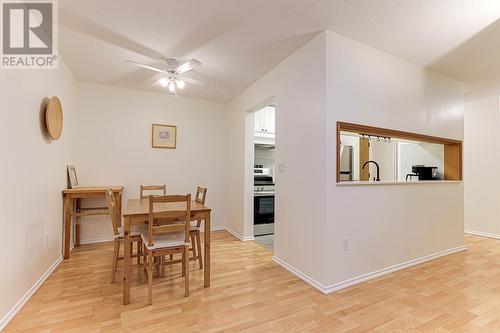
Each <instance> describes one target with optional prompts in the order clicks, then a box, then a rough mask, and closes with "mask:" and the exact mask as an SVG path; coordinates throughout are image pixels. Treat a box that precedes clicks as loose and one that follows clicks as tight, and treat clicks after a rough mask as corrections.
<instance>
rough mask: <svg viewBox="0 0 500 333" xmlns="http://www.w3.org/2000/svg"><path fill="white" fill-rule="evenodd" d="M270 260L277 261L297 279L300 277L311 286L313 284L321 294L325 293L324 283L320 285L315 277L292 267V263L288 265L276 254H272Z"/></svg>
mask: <svg viewBox="0 0 500 333" xmlns="http://www.w3.org/2000/svg"><path fill="white" fill-rule="evenodd" d="M272 260H273V261H274V262H275V263H277V264H278V265H280V266H281V267H283V268H284V269H286V270H287V271H289V272H290V273H292V274H294V275H295V276H297V277H298V278H299V279H301V280H303V281H305V282H307V283H309V284H310V285H311V286H313V287H314V288H316V289H318V290H319V291H321V292H322V293H323V294H326V292H325V290H326V288H327V287H325V286H324V285H322V284H321V283H319V282H318V281H316V280H315V279H313V278H312V277H310V276H309V275H307V274H304V273H302V272H301V271H299V270H298V269H297V268H295V267H293V266H292V265H289V264H288V263H286V262H285V261H284V260H283V259H281V258H279V257H277V256H274V255H273V259H272Z"/></svg>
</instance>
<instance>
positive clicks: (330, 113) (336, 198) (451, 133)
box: [325, 32, 463, 290]
mask: <svg viewBox="0 0 500 333" xmlns="http://www.w3.org/2000/svg"><path fill="white" fill-rule="evenodd" d="M326 85H327V96H326V110H327V115H326V120H327V121H326V125H325V126H326V130H327V149H326V154H327V161H328V163H327V173H326V174H327V201H326V206H325V207H326V217H327V222H326V230H325V234H327V235H328V242H327V243H326V246H325V251H326V253H328V255H327V257H326V258H325V260H326V261H325V265H326V266H327V272H326V275H327V282H326V283H327V284H328V287H329V289H330V290H332V289H335V288H339V287H341V286H345V285H346V284H345V283H346V281H347V280H349V279H353V278H354V279H355V278H356V277H359V276H361V275H363V274H369V273H372V272H374V271H377V270H381V269H384V268H387V267H389V266H392V265H397V264H401V263H404V262H408V261H410V260H414V259H417V258H421V257H424V256H428V255H432V254H434V253H438V252H441V251H446V250H449V249H453V248H456V247H460V246H462V245H463V185H462V183H460V182H459V183H449V184H437V183H436V184H411V185H410V184H408V185H379V186H373V185H372V186H351V187H349V186H345V187H344V186H338V185H337V184H336V183H335V175H336V170H335V168H336V164H335V154H336V152H335V151H336V145H335V131H336V126H335V125H336V122H337V121H346V122H352V123H359V124H364V125H372V126H378V127H383V128H392V129H398V130H403V131H409V132H415V133H421V134H428V135H435V136H440V137H446V138H451V139H463V85H462V84H461V83H459V82H456V81H454V80H451V79H449V78H446V77H443V76H440V75H437V74H434V73H432V72H429V71H426V70H424V69H422V68H419V67H418V66H415V65H413V64H410V63H408V62H406V61H403V60H401V59H398V58H395V57H393V56H391V55H388V54H386V53H383V52H381V51H378V50H376V49H373V48H370V47H368V46H366V45H363V44H361V43H358V42H356V41H353V40H350V39H347V38H344V37H342V36H340V35H338V34H336V33H333V32H327V77H326ZM344 238H348V240H349V241H348V243H349V250H348V251H343V250H342V243H343V239H344Z"/></svg>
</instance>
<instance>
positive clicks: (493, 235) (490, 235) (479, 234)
mask: <svg viewBox="0 0 500 333" xmlns="http://www.w3.org/2000/svg"><path fill="white" fill-rule="evenodd" d="M464 232H465V233H466V234H469V235H475V236H481V237H488V238H495V239H500V235H497V234H490V233H488V232H482V231H475V230H470V229H465V230H464Z"/></svg>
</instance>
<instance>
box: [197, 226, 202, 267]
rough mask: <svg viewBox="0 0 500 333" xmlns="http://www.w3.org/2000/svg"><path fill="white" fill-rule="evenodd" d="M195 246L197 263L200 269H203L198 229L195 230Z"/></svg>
mask: <svg viewBox="0 0 500 333" xmlns="http://www.w3.org/2000/svg"><path fill="white" fill-rule="evenodd" d="M196 247H197V248H198V251H197V253H198V263H199V264H200V269H203V256H202V255H201V234H200V232H199V231H197V232H196Z"/></svg>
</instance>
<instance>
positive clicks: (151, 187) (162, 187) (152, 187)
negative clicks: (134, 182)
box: [140, 185, 167, 199]
mask: <svg viewBox="0 0 500 333" xmlns="http://www.w3.org/2000/svg"><path fill="white" fill-rule="evenodd" d="M140 191H141V199H146V198H147V197H148V196H149V195H147V194H144V192H145V191H148V192H149V191H157V192H158V191H161V192H162V194H163V195H166V194H167V185H141V187H140Z"/></svg>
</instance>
